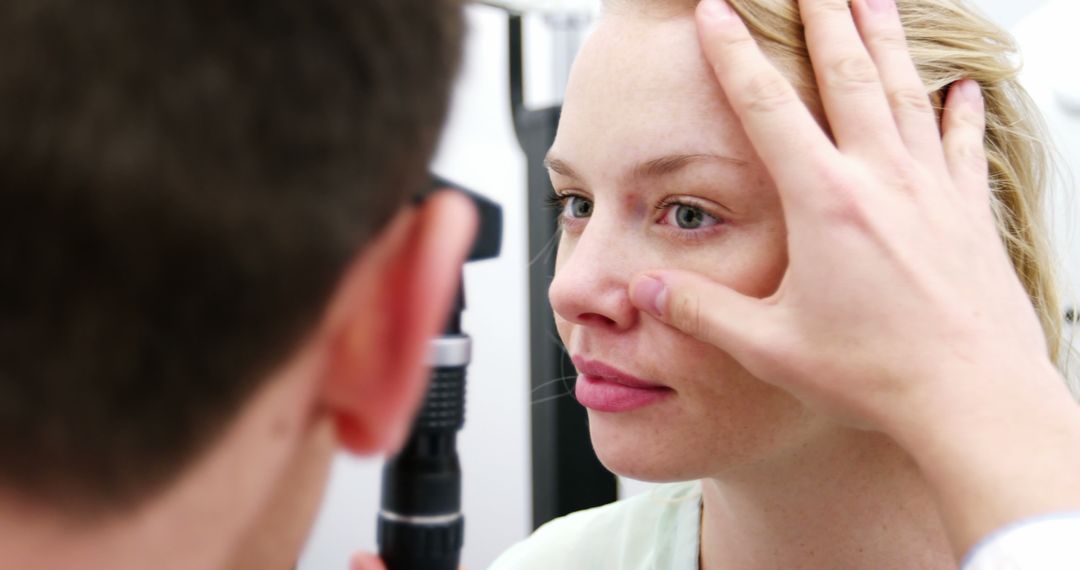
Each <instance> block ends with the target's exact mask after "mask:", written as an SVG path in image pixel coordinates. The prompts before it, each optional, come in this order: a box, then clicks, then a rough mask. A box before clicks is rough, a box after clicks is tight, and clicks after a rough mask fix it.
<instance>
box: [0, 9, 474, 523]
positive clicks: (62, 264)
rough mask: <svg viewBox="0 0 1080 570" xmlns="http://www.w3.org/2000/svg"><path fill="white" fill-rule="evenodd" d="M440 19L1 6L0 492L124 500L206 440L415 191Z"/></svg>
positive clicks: (455, 12) (425, 144)
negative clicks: (355, 258)
mask: <svg viewBox="0 0 1080 570" xmlns="http://www.w3.org/2000/svg"><path fill="white" fill-rule="evenodd" d="M460 17H461V15H460V9H459V7H458V6H456V5H455V3H454V2H450V1H447V2H431V1H422V0H363V1H356V0H305V1H301V2H296V1H289V0H266V1H261V2H254V1H242V0H188V1H184V2H165V3H158V2H144V1H140V0H102V1H100V2H77V1H74V0H8V1H5V2H3V3H0V204H2V206H0V276H2V278H0V489H3V490H4V491H5V492H7V493H16V494H18V495H19V496H21V497H24V498H28V499H31V500H33V501H35V502H39V503H42V504H47V505H54V506H56V507H60V508H61V509H63V510H68V511H81V512H89V513H93V512H100V511H102V510H105V511H109V510H115V509H120V508H125V507H128V506H131V505H135V504H138V503H139V502H140V501H141V500H142V499H144V498H146V497H148V496H152V495H154V494H155V493H156V492H157V491H158V490H160V489H161V488H163V487H165V486H167V485H168V484H169V483H170V481H172V480H173V479H174V478H175V477H176V476H177V474H178V473H179V472H181V471H182V470H183V468H185V466H187V465H189V464H190V463H192V462H193V461H194V460H195V459H196V458H197V457H198V456H199V454H200V452H201V451H202V450H204V449H206V448H207V446H209V445H210V444H211V443H212V442H214V441H215V438H217V437H218V436H220V434H221V433H222V432H223V430H224V429H225V428H226V427H227V425H228V424H229V422H230V420H231V419H232V418H233V417H234V415H235V414H236V413H237V411H238V410H239V409H240V408H241V407H242V405H243V404H244V403H245V401H246V400H247V399H249V398H250V397H251V396H252V394H254V393H255V392H256V391H257V390H258V389H259V387H260V385H261V384H262V383H264V382H263V381H264V380H265V379H266V378H267V376H268V374H270V373H271V372H272V371H274V370H275V369H276V368H278V367H279V366H280V365H281V364H282V362H284V361H285V360H286V359H288V358H289V357H291V356H293V354H294V353H295V351H296V350H297V348H298V345H299V344H300V343H301V341H302V340H303V339H304V338H305V337H307V336H308V335H309V334H311V332H312V330H313V328H314V327H316V326H317V324H318V322H319V320H320V318H321V317H322V316H323V313H324V311H325V310H326V305H327V302H328V299H329V298H330V297H331V295H332V293H333V292H334V291H335V287H336V286H337V285H338V283H339V280H340V279H341V278H342V275H343V273H344V272H345V271H346V269H347V266H348V264H349V263H350V261H351V260H352V259H353V258H354V257H355V256H356V254H357V252H359V251H361V250H363V248H364V246H365V244H366V243H368V241H369V240H370V239H372V238H373V236H376V235H377V234H378V232H380V231H381V230H383V228H384V226H385V225H386V223H387V222H388V221H389V220H390V219H391V218H392V217H393V216H394V214H395V213H396V212H397V211H398V210H399V209H400V206H401V205H402V204H403V203H405V201H406V200H407V198H408V197H409V196H410V195H411V194H413V193H414V192H415V191H416V190H417V189H419V188H420V187H421V185H422V184H423V183H424V182H425V181H426V177H425V167H426V163H427V161H428V159H429V157H430V154H431V152H432V149H433V147H434V143H435V141H436V136H437V134H438V131H439V129H440V127H441V124H442V121H443V118H444V114H445V111H446V107H447V98H448V93H449V88H450V84H451V80H452V78H453V76H454V73H455V71H456V66H457V60H458V53H459V47H460V46H459V44H460V35H461V21H460Z"/></svg>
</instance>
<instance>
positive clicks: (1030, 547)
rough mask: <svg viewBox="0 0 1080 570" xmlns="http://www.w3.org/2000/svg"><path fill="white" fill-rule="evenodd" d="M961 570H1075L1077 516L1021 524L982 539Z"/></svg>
mask: <svg viewBox="0 0 1080 570" xmlns="http://www.w3.org/2000/svg"><path fill="white" fill-rule="evenodd" d="M960 567H961V568H962V569H963V570H1078V569H1080V512H1075V513H1064V514H1057V515H1052V516H1047V517H1040V518H1035V519H1029V520H1025V521H1020V522H1018V523H1016V524H1014V525H1011V526H1008V527H1005V528H1003V529H1001V530H999V531H997V532H995V533H993V534H991V535H990V536H988V537H986V538H985V539H983V541H982V542H980V543H979V544H978V545H976V546H975V548H973V549H972V550H971V552H970V553H969V554H968V556H967V559H966V560H965V561H964V563H963V564H961V566H960Z"/></svg>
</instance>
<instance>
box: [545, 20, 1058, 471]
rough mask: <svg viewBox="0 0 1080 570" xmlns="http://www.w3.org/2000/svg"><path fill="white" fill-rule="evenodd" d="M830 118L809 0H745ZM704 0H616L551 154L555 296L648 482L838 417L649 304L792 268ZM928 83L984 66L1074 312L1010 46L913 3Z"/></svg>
mask: <svg viewBox="0 0 1080 570" xmlns="http://www.w3.org/2000/svg"><path fill="white" fill-rule="evenodd" d="M730 4H731V5H732V7H733V8H734V9H735V10H736V11H737V12H738V13H739V14H740V16H741V17H742V18H743V19H744V21H745V22H746V23H747V25H748V27H749V28H750V30H751V32H752V33H753V34H754V36H755V37H756V38H757V39H758V41H759V43H760V44H761V46H762V48H763V49H764V51H765V53H766V54H767V55H768V56H769V57H770V59H771V60H772V61H773V63H774V64H776V65H777V66H778V67H779V68H780V69H781V70H782V71H783V72H784V73H785V74H786V75H787V76H788V78H789V80H790V81H792V83H793V84H794V85H795V86H796V88H797V89H798V90H799V91H800V93H801V94H802V95H803V98H804V101H805V102H806V104H807V106H808V107H809V108H810V109H811V111H812V112H813V113H814V114H815V115H816V116H817V117H819V120H823V117H824V114H823V113H822V112H821V111H820V108H819V107H820V106H819V103H818V100H817V97H816V86H815V83H814V78H813V74H812V70H811V68H810V62H809V60H808V56H807V51H806V46H805V42H804V39H803V36H802V26H801V23H800V20H799V14H798V11H797V3H796V2H795V0H730ZM695 5H696V2H694V1H692V0H609V1H608V2H607V3H606V5H605V13H604V16H603V19H602V21H601V22H600V24H599V26H598V27H597V29H596V31H595V32H594V34H593V35H592V36H591V37H590V39H589V41H588V42H587V43H586V45H585V46H584V47H583V49H582V52H581V53H580V55H579V56H578V59H577V61H576V62H575V65H574V69H573V71H572V74H571V78H570V82H569V85H568V87H567V92H566V96H565V102H564V107H563V112H562V117H561V120H560V124H559V131H558V136H557V138H556V141H555V143H554V145H553V146H552V148H551V150H550V153H549V156H548V167H549V172H550V175H551V181H552V185H553V187H554V189H555V192H556V194H557V195H558V198H559V201H560V207H559V209H560V218H561V224H562V235H561V238H560V244H559V252H558V261H557V266H556V274H555V278H554V281H553V283H552V286H551V289H550V299H551V303H552V307H553V309H554V311H555V318H556V323H557V326H558V329H559V333H560V335H561V337H562V340H563V342H564V344H565V345H566V347H567V349H568V351H569V352H570V354H571V356H572V357H573V358H574V360H575V364H576V365H577V366H578V369H579V372H581V373H582V374H583V376H582V377H581V378H579V381H578V383H579V385H578V387H577V395H578V398H579V400H580V401H581V402H582V403H583V404H584V405H585V406H586V407H588V408H589V409H590V411H589V419H590V430H591V435H592V438H593V444H594V447H595V448H596V450H597V453H598V454H599V456H600V458H601V460H602V461H603V462H604V463H605V465H607V466H608V467H609V468H610V469H612V470H613V471H616V472H618V473H620V474H625V475H628V476H631V477H635V478H641V479H649V480H680V479H692V478H700V477H707V476H713V475H719V474H720V473H722V472H724V471H726V470H730V469H737V468H738V467H739V466H741V465H747V464H751V463H754V464H760V463H761V462H767V461H769V460H770V458H775V457H782V456H784V455H785V454H787V453H788V452H790V451H791V450H793V449H795V448H797V447H798V446H801V445H804V444H805V443H806V442H807V440H808V439H809V438H815V437H817V436H818V435H819V434H821V433H824V432H823V430H826V431H827V430H832V429H834V428H833V427H832V426H830V425H827V424H826V423H824V422H823V421H822V420H820V419H819V418H818V417H816V416H814V415H813V414H810V413H808V412H807V411H806V410H805V409H804V408H803V407H802V406H801V404H799V402H798V401H797V400H795V399H794V398H792V397H791V396H789V395H788V394H786V393H784V392H782V391H780V390H778V389H776V388H773V387H772V386H770V385H768V384H766V383H764V382H762V381H760V380H758V379H756V378H754V377H753V376H751V375H750V374H749V373H748V372H747V371H746V370H745V369H743V367H742V366H740V365H739V363H738V362H736V361H735V360H733V359H732V358H731V357H730V356H728V355H727V354H726V353H724V352H722V351H720V350H718V349H716V348H713V347H711V346H708V345H706V344H704V343H702V342H700V341H697V340H695V339H693V338H691V337H688V336H686V335H683V334H681V333H679V332H677V331H675V330H674V329H671V328H669V327H666V326H665V325H663V324H661V323H660V322H658V321H656V320H655V319H653V318H651V317H650V316H648V315H647V314H645V313H643V312H640V311H638V310H637V309H636V308H635V307H634V306H633V305H632V304H631V303H630V300H629V297H628V284H629V282H630V280H631V278H632V277H633V276H634V275H636V274H638V273H640V272H642V271H646V270H650V269H657V268H675V269H687V270H693V271H697V272H700V273H702V274H704V275H706V276H709V277H711V278H713V279H714V280H716V281H718V282H720V283H723V284H725V285H727V286H730V287H732V288H733V289H736V290H738V291H740V292H742V293H745V294H749V295H754V296H758V297H766V296H768V295H770V294H772V293H773V292H774V291H775V290H776V289H777V287H778V286H779V285H780V283H781V280H782V279H783V276H784V272H785V269H786V266H787V235H786V232H785V227H784V219H783V211H782V205H781V203H780V199H779V195H778V193H777V190H776V188H775V186H774V183H773V181H772V179H771V178H770V176H769V173H768V172H767V171H766V169H765V168H764V166H763V164H762V163H761V161H760V159H759V158H758V157H757V154H756V153H755V151H754V149H753V147H752V146H751V144H750V142H749V140H748V138H747V136H746V134H745V133H744V132H743V130H742V127H741V125H740V124H739V120H738V118H737V117H736V116H735V115H734V113H733V111H732V110H731V108H730V107H729V105H728V104H727V102H726V99H725V97H724V94H723V92H722V90H721V89H720V87H719V85H718V83H717V82H716V80H715V79H714V77H713V75H712V73H711V71H710V69H709V67H708V64H707V62H706V61H705V60H704V57H703V55H702V54H701V50H700V46H699V43H698V36H697V32H696V28H695V22H694V16H693V13H694V7H695ZM899 7H900V11H901V13H902V17H903V20H904V24H905V27H906V30H907V34H908V39H909V45H910V48H911V53H912V55H913V57H914V59H915V62H916V65H917V66H918V68H919V70H920V73H921V75H922V77H923V80H924V84H925V86H926V93H927V94H929V96H930V101H931V102H932V103H933V104H934V105H937V106H939V107H940V104H941V102H942V101H943V97H944V94H945V93H946V91H947V89H948V87H949V85H951V84H952V83H953V82H955V81H957V80H960V79H963V78H971V79H975V80H977V81H979V83H980V84H982V86H983V88H984V90H985V92H986V98H987V110H988V119H989V121H988V122H989V127H988V133H987V146H988V151H989V153H990V157H991V169H992V172H991V179H992V184H993V188H994V207H995V211H996V213H997V214H998V218H999V227H1000V230H1001V235H1002V237H1003V239H1004V240H1005V241H1006V243H1007V244H1008V246H1009V253H1010V255H1011V257H1012V260H1013V262H1014V265H1015V266H1016V267H1017V271H1018V273H1019V274H1020V275H1021V277H1022V280H1023V282H1024V285H1025V286H1026V287H1027V290H1028V292H1029V294H1030V295H1031V297H1032V299H1033V300H1034V302H1035V305H1036V307H1037V308H1038V309H1039V312H1040V314H1041V315H1042V318H1043V323H1044V328H1045V329H1046V332H1047V335H1048V338H1050V339H1051V345H1052V346H1056V344H1057V339H1058V338H1060V330H1059V329H1060V324H1059V320H1058V319H1059V315H1058V314H1057V313H1058V310H1057V306H1056V300H1055V298H1054V295H1053V292H1052V291H1053V280H1052V276H1051V275H1050V273H1049V270H1048V262H1047V259H1048V254H1047V251H1046V246H1045V243H1044V241H1043V235H1042V229H1041V221H1040V219H1039V218H1040V216H1039V213H1040V208H1041V199H1042V197H1041V193H1042V189H1043V181H1042V174H1043V171H1042V168H1043V154H1042V151H1041V149H1040V148H1039V147H1038V143H1037V142H1034V139H1033V138H1032V137H1031V134H1032V133H1033V130H1032V129H1033V127H1032V126H1031V123H1032V121H1033V115H1032V113H1031V112H1030V111H1029V107H1028V106H1027V103H1026V99H1025V98H1024V96H1023V94H1022V93H1021V92H1020V91H1019V90H1018V87H1017V85H1016V83H1015V80H1014V77H1015V72H1016V70H1015V68H1014V66H1013V64H1012V63H1011V62H1010V61H1009V60H1008V55H1009V53H1010V52H1011V49H1012V48H1011V44H1010V42H1009V40H1008V38H1007V36H1005V35H1003V33H1002V32H1001V31H1000V30H999V29H997V28H996V27H995V26H994V25H992V24H990V23H988V22H986V21H984V20H982V19H981V18H979V17H978V16H976V15H974V14H972V13H971V12H969V11H967V10H966V9H965V8H962V7H961V6H959V5H958V4H957V3H955V2H953V1H952V0H910V1H904V0H900V1H899Z"/></svg>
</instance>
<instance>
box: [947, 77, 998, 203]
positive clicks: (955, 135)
mask: <svg viewBox="0 0 1080 570" xmlns="http://www.w3.org/2000/svg"><path fill="white" fill-rule="evenodd" d="M941 125H942V131H943V134H942V144H943V145H944V147H945V160H946V162H947V163H948V166H949V173H950V175H951V176H952V179H953V183H955V184H956V186H957V187H958V188H959V189H960V191H961V192H963V193H964V194H965V195H967V196H969V197H971V198H973V199H975V200H978V201H979V202H980V203H983V204H986V203H988V200H989V193H990V172H989V164H988V162H987V159H986V145H985V142H984V139H985V133H986V111H985V103H984V102H983V96H982V90H981V89H980V88H979V84H978V83H976V82H975V81H972V80H970V79H964V80H962V81H957V82H956V83H954V84H953V86H952V87H951V88H950V89H949V95H948V99H947V100H946V103H945V113H944V115H942V119H941Z"/></svg>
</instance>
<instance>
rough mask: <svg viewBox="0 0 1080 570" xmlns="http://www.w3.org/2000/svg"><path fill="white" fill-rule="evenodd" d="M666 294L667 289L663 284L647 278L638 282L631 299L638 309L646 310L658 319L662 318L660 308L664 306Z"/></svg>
mask: <svg viewBox="0 0 1080 570" xmlns="http://www.w3.org/2000/svg"><path fill="white" fill-rule="evenodd" d="M666 294H667V289H666V288H665V287H664V284H663V282H661V281H660V280H659V279H654V278H652V277H648V276H646V277H642V278H641V279H638V280H637V283H636V284H635V285H634V289H633V291H631V292H630V298H631V299H632V300H633V302H634V304H635V305H637V306H638V308H640V309H644V310H645V311H648V312H649V313H650V314H652V315H654V316H656V317H662V316H663V312H662V311H661V310H660V307H663V306H664V295H666Z"/></svg>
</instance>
